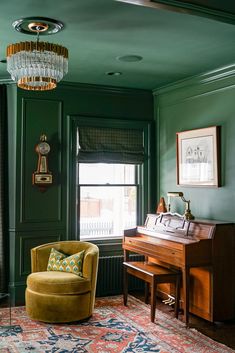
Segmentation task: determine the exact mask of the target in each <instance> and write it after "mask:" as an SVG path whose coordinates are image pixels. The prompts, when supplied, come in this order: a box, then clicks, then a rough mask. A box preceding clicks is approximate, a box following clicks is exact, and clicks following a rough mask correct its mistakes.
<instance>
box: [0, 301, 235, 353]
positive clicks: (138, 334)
mask: <svg viewBox="0 0 235 353" xmlns="http://www.w3.org/2000/svg"><path fill="white" fill-rule="evenodd" d="M7 316H8V309H1V310H0V324H2V325H4V324H5V325H7V324H8V321H7ZM12 324H13V325H14V327H13V328H9V329H7V330H2V331H1V329H0V352H1V353H85V352H91V353H97V352H99V353H141V352H149V353H150V352H157V353H179V352H180V353H232V352H234V351H233V350H232V349H230V348H228V347H226V346H224V345H222V344H220V343H217V342H215V341H213V340H211V339H210V338H208V337H206V336H204V335H202V334H201V333H199V332H197V331H196V330H195V329H187V328H185V327H184V324H183V323H182V322H181V321H179V320H177V319H175V318H173V317H172V316H170V315H169V314H165V313H163V312H160V311H158V310H157V311H156V320H155V323H151V322H150V320H149V306H147V305H146V304H144V303H142V302H141V301H139V300H138V299H135V298H133V297H132V296H129V298H128V307H125V306H123V302H122V297H121V296H115V297H107V298H98V299H97V300H96V306H95V312H94V315H93V317H92V318H91V319H90V320H89V321H86V322H83V323H73V324H53V325H52V324H45V323H40V322H35V321H31V320H30V319H29V318H28V317H27V315H26V312H25V308H24V307H16V308H13V309H12Z"/></svg>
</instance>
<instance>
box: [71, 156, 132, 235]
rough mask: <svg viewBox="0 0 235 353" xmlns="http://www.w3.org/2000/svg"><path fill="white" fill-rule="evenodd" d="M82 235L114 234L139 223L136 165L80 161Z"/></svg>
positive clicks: (120, 233)
mask: <svg viewBox="0 0 235 353" xmlns="http://www.w3.org/2000/svg"><path fill="white" fill-rule="evenodd" d="M78 169H79V173H78V187H79V191H80V192H79V193H78V195H79V194H80V199H79V200H78V204H79V207H80V238H81V239H85V238H86V239H91V238H99V237H104V238H107V237H108V238H111V237H115V236H121V235H123V230H124V229H127V228H133V227H135V226H136V223H137V187H138V185H137V184H136V169H137V167H136V166H135V165H124V164H103V163H91V164H85V163H80V164H79V168H78Z"/></svg>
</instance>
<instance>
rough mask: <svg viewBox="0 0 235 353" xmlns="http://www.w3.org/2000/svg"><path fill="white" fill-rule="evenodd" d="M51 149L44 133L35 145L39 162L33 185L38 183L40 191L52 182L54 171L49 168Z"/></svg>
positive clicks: (33, 177) (34, 173) (33, 176)
mask: <svg viewBox="0 0 235 353" xmlns="http://www.w3.org/2000/svg"><path fill="white" fill-rule="evenodd" d="M50 149H51V148H50V145H49V143H48V142H47V136H46V135H45V134H42V135H41V136H40V142H39V143H38V144H37V145H36V146H35V151H36V153H37V154H38V164H37V170H36V171H35V172H33V175H32V183H33V185H37V186H38V187H39V189H40V191H45V190H46V189H47V187H48V186H50V185H51V184H52V173H51V172H50V171H49V169H48V154H49V152H50Z"/></svg>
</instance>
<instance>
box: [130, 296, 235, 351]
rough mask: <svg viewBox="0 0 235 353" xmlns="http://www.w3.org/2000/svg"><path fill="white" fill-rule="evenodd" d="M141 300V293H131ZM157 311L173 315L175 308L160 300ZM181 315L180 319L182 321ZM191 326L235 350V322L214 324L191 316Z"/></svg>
mask: <svg viewBox="0 0 235 353" xmlns="http://www.w3.org/2000/svg"><path fill="white" fill-rule="evenodd" d="M129 294H132V295H134V296H136V297H138V298H139V299H140V300H143V301H144V298H143V295H142V294H140V293H129ZM157 309H159V310H162V311H164V312H166V313H167V312H168V313H173V312H174V308H172V307H171V306H169V305H166V304H164V303H162V301H160V300H159V299H158V300H157ZM181 317H182V316H181V315H179V319H181ZM189 326H190V327H191V328H195V329H196V330H198V331H200V332H201V333H203V334H204V335H206V336H208V337H210V338H212V339H213V340H215V341H218V342H220V343H223V344H225V345H226V346H228V347H230V348H232V349H234V350H235V320H233V321H226V322H216V323H214V324H212V323H211V322H209V321H206V320H204V319H201V318H199V317H197V316H195V315H192V314H190V317H189Z"/></svg>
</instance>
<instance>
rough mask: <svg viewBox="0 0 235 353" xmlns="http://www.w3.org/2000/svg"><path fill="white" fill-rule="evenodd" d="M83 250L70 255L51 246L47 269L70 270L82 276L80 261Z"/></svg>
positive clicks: (81, 260)
mask: <svg viewBox="0 0 235 353" xmlns="http://www.w3.org/2000/svg"><path fill="white" fill-rule="evenodd" d="M84 252H85V250H82V251H80V252H78V253H76V254H73V255H71V256H68V255H65V254H63V253H61V252H59V251H58V250H56V249H54V248H52V249H51V253H50V257H49V260H48V264H47V271H62V272H71V273H74V274H75V275H78V276H82V262H83V257H84Z"/></svg>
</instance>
